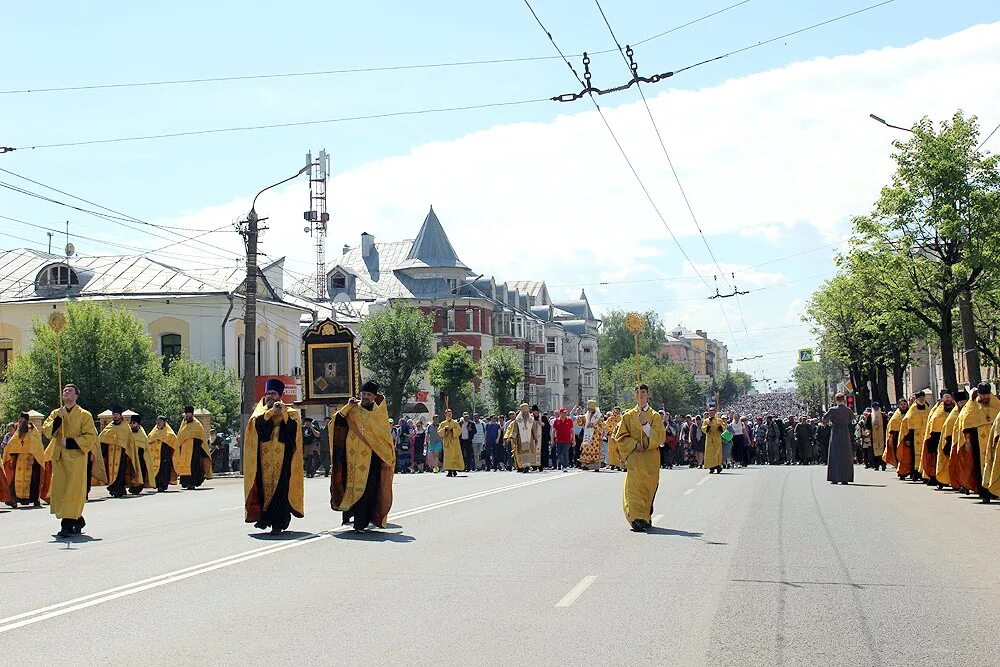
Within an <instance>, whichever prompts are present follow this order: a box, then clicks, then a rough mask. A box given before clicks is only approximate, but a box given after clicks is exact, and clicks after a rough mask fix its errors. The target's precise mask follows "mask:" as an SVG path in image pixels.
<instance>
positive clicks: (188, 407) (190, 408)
mask: <svg viewBox="0 0 1000 667" xmlns="http://www.w3.org/2000/svg"><path fill="white" fill-rule="evenodd" d="M184 412H185V413H188V412H190V413H191V414H194V406H193V405H185V406H184Z"/></svg>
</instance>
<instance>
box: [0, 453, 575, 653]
mask: <svg viewBox="0 0 1000 667" xmlns="http://www.w3.org/2000/svg"><path fill="white" fill-rule="evenodd" d="M579 474H582V472H575V473H570V474H567V475H559V476H552V477H542V478H539V479H533V480H530V481H527V482H520V483H518V484H510V485H508V486H501V487H498V488H496V489H489V490H486V491H480V492H478V493H471V494H469V495H466V496H460V497H458V498H451V499H449V500H443V501H440V502H436V503H431V504H429V505H423V506H421V507H415V508H413V509H409V510H403V511H401V512H397V513H395V514H390V515H389V519H392V520H395V519H401V518H404V517H408V516H413V515H414V514H422V513H423V512H430V511H431V510H436V509H440V508H442V507H448V506H449V505H455V504H457V503H462V502H467V501H469V500H476V499H477V498H483V497H485V496H490V495H493V494H496V493H503V492H504V491H510V490H512V489H519V488H521V487H523V486H532V485H534V484H542V483H544V482H551V481H553V480H556V479H567V478H569V477H573V476H574V475H579ZM350 529H351V527H350V526H340V527H338V528H333V529H331V530H327V531H325V532H322V533H318V534H315V535H307V536H305V537H299V538H295V539H293V540H289V541H287V542H284V543H282V544H278V545H267V546H263V547H258V548H256V549H250V550H249V551H244V552H241V553H237V554H233V555H231V556H225V557H223V558H217V559H215V560H210V561H208V562H205V563H201V564H198V565H192V566H190V567H185V568H182V569H180V570H174V571H173V572H167V573H166V574H160V575H157V576H155V577H150V578H148V579H143V580H141V581H136V582H133V583H131V584H124V585H122V586H116V587H114V588H109V589H107V590H104V591H99V592H97V593H91V594H90V595H84V596H82V597H78V598H74V599H72V600H67V601H65V602H59V603H56V604H52V605H49V606H47V607H42V608H40V609H35V610H33V611H27V612H24V613H21V614H16V615H14V616H8V617H7V618H0V634H2V633H4V632H8V631H10V630H16V629H17V628H20V627H24V626H26V625H32V624H34V623H40V622H41V621H45V620H48V619H50V618H55V617H57V616H62V615H63V614H68V613H70V612H73V611H79V610H80V609H86V608H88V607H93V606H95V605H98V604H102V603H104V602H111V601H112V600H117V599H118V598H122V597H125V596H128V595H134V594H135V593H141V592H142V591H146V590H149V589H151V588H158V587H160V586H165V585H167V584H171V583H174V582H177V581H183V580H184V579H188V578H190V577H194V576H197V575H199V574H205V573H207V572H212V571H213V570H218V569H220V568H223V567H229V566H230V565H236V564H237V563H242V562H244V561H248V560H253V559H255V558H260V557H261V556H268V555H270V554H274V553H278V552H279V551H284V550H286V549H294V548H295V547H301V546H303V545H305V544H311V543H314V542H318V541H320V540H325V539H328V538H330V537H333V535H334V534H335V533H341V532H344V531H347V530H350ZM13 546H21V545H13ZM589 585H590V584H589V583H588V584H587V586H589ZM584 588H586V586H584ZM571 592H572V591H571ZM582 592H583V590H582V589H581V591H580V593H582ZM577 595H579V593H577ZM567 597H568V596H567ZM574 599H575V598H574ZM570 602H572V601H570Z"/></svg>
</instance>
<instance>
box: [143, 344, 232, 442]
mask: <svg viewBox="0 0 1000 667" xmlns="http://www.w3.org/2000/svg"><path fill="white" fill-rule="evenodd" d="M242 395H243V392H242V389H241V386H240V380H239V378H238V377H236V372H235V371H234V370H232V369H231V368H226V367H225V366H223V365H222V364H221V363H220V362H218V361H213V362H212V363H211V364H206V363H204V362H201V361H198V360H196V359H191V358H190V357H187V356H181V357H177V358H176V359H171V360H170V362H169V364H168V370H167V375H166V377H165V378H164V380H163V383H162V384H161V385H160V389H159V391H158V392H157V400H156V403H157V413H159V414H163V415H165V416H166V417H167V419H169V420H170V421H171V422H176V421H177V420H178V419H180V416H181V412H182V411H183V409H184V406H185V405H193V406H194V407H195V408H201V409H205V410H208V411H209V412H211V413H212V426H213V427H214V428H215V430H216V431H218V432H220V433H238V432H239V430H240V405H241V401H242ZM143 416H144V417H145V418H146V421H148V420H149V419H150V418H151V417H152V416H153V415H143Z"/></svg>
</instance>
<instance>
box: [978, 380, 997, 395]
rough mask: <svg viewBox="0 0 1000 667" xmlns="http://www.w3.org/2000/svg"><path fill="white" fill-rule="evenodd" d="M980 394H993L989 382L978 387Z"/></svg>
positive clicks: (981, 383)
mask: <svg viewBox="0 0 1000 667" xmlns="http://www.w3.org/2000/svg"><path fill="white" fill-rule="evenodd" d="M976 389H977V390H978V391H979V393H980V394H991V393H993V387H991V386H990V383H989V382H980V383H979V386H978V387H976Z"/></svg>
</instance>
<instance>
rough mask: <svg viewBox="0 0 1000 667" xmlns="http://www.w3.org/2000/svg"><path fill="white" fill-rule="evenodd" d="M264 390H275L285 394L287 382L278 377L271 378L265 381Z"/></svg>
mask: <svg viewBox="0 0 1000 667" xmlns="http://www.w3.org/2000/svg"><path fill="white" fill-rule="evenodd" d="M264 391H265V392H267V391H274V392H277V393H279V394H284V393H285V383H284V382H282V381H281V380H279V379H278V378H270V379H269V380H268V381H267V382H265V383H264Z"/></svg>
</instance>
